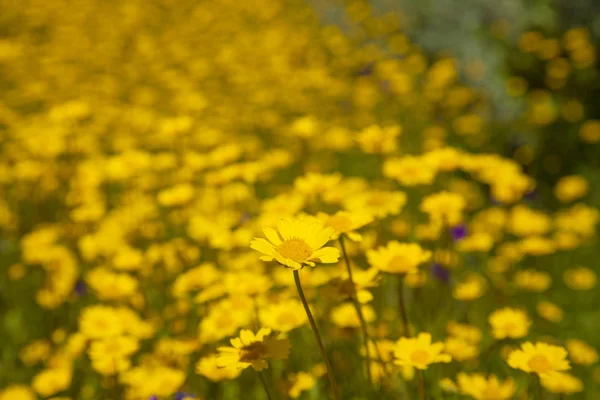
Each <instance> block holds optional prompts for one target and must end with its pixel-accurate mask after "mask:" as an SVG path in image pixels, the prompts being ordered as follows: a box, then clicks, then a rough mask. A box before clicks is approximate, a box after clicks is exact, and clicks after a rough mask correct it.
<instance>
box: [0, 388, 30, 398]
mask: <svg viewBox="0 0 600 400" xmlns="http://www.w3.org/2000/svg"><path fill="white" fill-rule="evenodd" d="M36 399H37V396H36V395H35V394H34V393H33V391H32V390H31V389H30V388H29V386H25V385H10V386H7V387H5V388H4V389H2V390H0V400H36Z"/></svg>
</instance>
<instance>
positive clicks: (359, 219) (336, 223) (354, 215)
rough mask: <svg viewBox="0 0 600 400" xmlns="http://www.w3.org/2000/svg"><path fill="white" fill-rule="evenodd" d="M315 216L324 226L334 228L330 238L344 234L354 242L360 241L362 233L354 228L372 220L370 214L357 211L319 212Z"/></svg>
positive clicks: (336, 237)
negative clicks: (333, 233) (329, 213)
mask: <svg viewBox="0 0 600 400" xmlns="http://www.w3.org/2000/svg"><path fill="white" fill-rule="evenodd" d="M317 217H318V218H319V219H320V220H321V221H322V222H323V224H324V226H325V227H329V228H333V229H334V230H335V232H336V233H335V235H333V236H332V238H331V239H333V240H337V239H338V238H339V237H340V236H341V235H345V236H347V237H348V239H350V240H352V241H354V242H360V241H362V235H361V234H360V233H358V232H356V230H357V229H360V228H362V227H363V226H365V225H367V224H370V223H371V222H373V217H372V216H370V215H368V214H365V213H361V212H359V211H356V212H349V211H338V212H337V213H335V214H333V215H327V214H319V215H317Z"/></svg>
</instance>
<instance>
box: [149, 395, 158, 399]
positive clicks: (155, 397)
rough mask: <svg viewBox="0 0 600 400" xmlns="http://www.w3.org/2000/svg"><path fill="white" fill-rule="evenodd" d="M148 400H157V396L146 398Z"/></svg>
mask: <svg viewBox="0 0 600 400" xmlns="http://www.w3.org/2000/svg"><path fill="white" fill-rule="evenodd" d="M148 400H158V396H155V395H152V396H150V397H148Z"/></svg>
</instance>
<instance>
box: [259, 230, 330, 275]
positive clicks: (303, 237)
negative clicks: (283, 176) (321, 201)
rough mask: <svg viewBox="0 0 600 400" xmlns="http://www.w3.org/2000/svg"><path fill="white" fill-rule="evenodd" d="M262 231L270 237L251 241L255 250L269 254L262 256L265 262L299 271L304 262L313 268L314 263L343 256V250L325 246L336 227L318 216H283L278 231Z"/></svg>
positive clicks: (327, 261)
mask: <svg viewBox="0 0 600 400" xmlns="http://www.w3.org/2000/svg"><path fill="white" fill-rule="evenodd" d="M278 231H279V232H278ZM263 232H264V234H265V236H266V237H267V239H268V240H267V239H263V238H255V239H253V240H252V242H251V243H250V247H251V248H252V249H254V250H256V251H259V252H261V253H263V254H266V255H264V256H261V257H260V259H261V260H262V261H273V260H276V261H277V262H278V263H280V264H281V265H284V266H286V267H288V268H291V269H294V270H298V269H301V268H303V267H304V266H305V265H310V266H311V267H314V266H315V262H321V263H325V264H329V263H335V262H337V261H338V260H339V258H340V251H339V250H338V249H336V248H335V247H323V246H325V244H326V243H327V242H328V241H330V240H331V238H332V237H333V236H334V235H335V230H334V229H333V228H331V227H327V228H326V227H324V226H323V225H322V224H321V223H320V222H319V221H317V220H315V219H310V218H296V219H293V220H287V219H281V220H279V222H278V224H277V231H276V230H275V229H273V228H269V227H266V228H264V229H263Z"/></svg>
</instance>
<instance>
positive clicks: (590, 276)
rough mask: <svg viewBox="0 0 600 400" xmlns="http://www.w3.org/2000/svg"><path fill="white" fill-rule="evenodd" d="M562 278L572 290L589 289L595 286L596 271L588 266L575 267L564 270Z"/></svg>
mask: <svg viewBox="0 0 600 400" xmlns="http://www.w3.org/2000/svg"><path fill="white" fill-rule="evenodd" d="M563 279H564V281H565V283H566V284H567V286H568V287H569V288H571V289H573V290H590V289H592V288H594V286H596V280H597V278H596V273H595V272H594V271H592V270H591V269H589V268H585V267H575V268H569V269H568V270H566V271H565V273H564V275H563Z"/></svg>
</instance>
